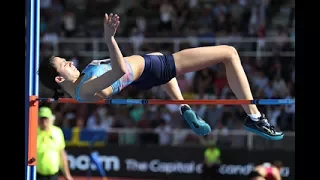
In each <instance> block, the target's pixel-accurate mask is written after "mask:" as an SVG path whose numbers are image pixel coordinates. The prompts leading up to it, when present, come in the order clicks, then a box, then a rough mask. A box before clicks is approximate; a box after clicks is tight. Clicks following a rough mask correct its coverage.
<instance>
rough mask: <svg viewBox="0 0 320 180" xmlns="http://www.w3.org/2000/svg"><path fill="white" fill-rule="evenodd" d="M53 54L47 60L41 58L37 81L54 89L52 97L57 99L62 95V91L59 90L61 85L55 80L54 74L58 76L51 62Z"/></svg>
mask: <svg viewBox="0 0 320 180" xmlns="http://www.w3.org/2000/svg"><path fill="white" fill-rule="evenodd" d="M54 58H55V56H51V57H50V58H49V60H42V61H41V62H40V65H39V70H38V74H39V81H40V82H41V83H42V84H43V85H44V86H45V87H47V88H49V89H51V90H53V91H54V95H53V98H54V99H58V98H59V97H61V96H63V93H61V92H59V89H61V86H60V85H59V84H58V83H57V82H56V81H55V78H56V76H59V73H58V72H57V69H56V67H55V66H54V64H53V59H54Z"/></svg>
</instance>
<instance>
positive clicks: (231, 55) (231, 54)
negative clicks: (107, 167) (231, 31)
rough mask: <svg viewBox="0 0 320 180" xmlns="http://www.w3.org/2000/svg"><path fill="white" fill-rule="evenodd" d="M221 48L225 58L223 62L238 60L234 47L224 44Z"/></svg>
mask: <svg viewBox="0 0 320 180" xmlns="http://www.w3.org/2000/svg"><path fill="white" fill-rule="evenodd" d="M223 48H224V49H225V58H224V61H223V62H224V63H229V62H234V61H240V58H239V54H238V51H237V49H236V48H234V47H233V46H228V45H224V46H223Z"/></svg>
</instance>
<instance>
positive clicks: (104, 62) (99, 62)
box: [89, 58, 111, 65]
mask: <svg viewBox="0 0 320 180" xmlns="http://www.w3.org/2000/svg"><path fill="white" fill-rule="evenodd" d="M110 63H111V59H110V58H109V59H101V60H92V61H91V62H90V63H89V65H100V64H110Z"/></svg>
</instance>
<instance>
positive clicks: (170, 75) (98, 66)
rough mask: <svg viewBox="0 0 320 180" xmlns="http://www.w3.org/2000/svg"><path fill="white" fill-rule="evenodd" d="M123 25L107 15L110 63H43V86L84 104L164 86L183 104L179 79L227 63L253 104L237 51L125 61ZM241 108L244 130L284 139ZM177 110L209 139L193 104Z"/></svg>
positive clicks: (252, 108)
mask: <svg viewBox="0 0 320 180" xmlns="http://www.w3.org/2000/svg"><path fill="white" fill-rule="evenodd" d="M119 24H120V21H119V16H118V15H117V14H115V15H113V14H112V13H111V14H109V15H108V14H105V17H104V39H105V42H106V44H107V46H108V49H109V54H110V59H108V60H93V61H92V62H91V63H90V64H88V65H87V66H86V68H85V69H84V70H83V71H82V72H81V73H80V72H79V70H78V69H77V68H76V67H75V66H74V65H73V63H72V61H66V60H65V59H64V58H61V57H57V56H53V57H51V58H50V59H49V60H44V61H42V62H40V67H39V71H38V73H39V79H40V82H41V83H42V84H43V85H44V86H46V87H47V88H50V89H52V90H54V92H55V95H54V98H56V99H57V98H59V96H60V95H61V93H63V92H66V93H67V94H69V95H70V96H71V97H72V98H74V99H76V100H77V101H80V102H92V101H98V100H101V99H105V98H110V97H111V96H112V95H114V94H116V93H119V92H120V91H121V90H122V89H123V88H125V87H127V86H129V85H131V86H134V87H136V88H138V89H140V90H147V89H150V88H152V87H155V86H161V87H162V88H163V89H164V90H165V91H166V93H167V94H168V95H169V96H170V98H171V99H175V100H183V96H182V93H181V91H180V88H179V86H178V83H177V79H176V78H175V77H176V76H178V75H181V74H184V73H188V72H192V71H198V70H201V69H204V68H207V67H211V66H212V65H215V64H218V63H223V64H224V65H225V68H226V74H227V79H228V83H229V86H230V88H231V90H232V92H233V93H234V94H235V95H236V97H237V99H247V100H253V97H252V93H251V90H250V86H249V83H248V79H247V77H246V74H245V72H244V70H243V67H242V65H241V61H240V58H239V55H238V53H237V50H236V49H235V48H233V47H231V46H226V45H221V46H209V47H198V48H191V49H185V50H182V51H179V52H176V53H173V54H168V55H163V54H162V53H159V52H154V53H150V54H146V55H142V56H140V55H132V56H128V57H123V56H122V53H121V51H120V49H119V46H118V44H117V42H116V40H115V37H114V36H115V33H116V31H117V28H118V26H119ZM242 107H243V109H244V111H245V112H246V113H247V115H248V116H247V118H246V119H245V122H244V128H245V129H247V130H249V131H251V132H254V133H256V134H258V135H260V136H263V137H265V138H267V139H270V140H280V139H282V138H283V133H282V132H277V131H276V130H275V128H274V126H272V125H271V124H269V122H268V120H267V119H266V117H265V115H264V114H262V113H260V112H259V110H258V108H257V106H256V105H254V104H250V105H242ZM179 110H180V113H181V115H182V116H183V117H184V119H185V120H186V121H187V122H188V124H189V125H190V127H191V128H192V130H193V131H194V132H195V133H196V134H198V135H206V134H208V133H209V132H210V131H211V127H210V126H209V125H208V124H207V123H206V122H205V121H203V120H202V119H201V118H200V117H198V115H197V114H196V113H195V112H194V111H193V110H192V109H191V107H190V106H189V105H187V104H182V105H180V106H179Z"/></svg>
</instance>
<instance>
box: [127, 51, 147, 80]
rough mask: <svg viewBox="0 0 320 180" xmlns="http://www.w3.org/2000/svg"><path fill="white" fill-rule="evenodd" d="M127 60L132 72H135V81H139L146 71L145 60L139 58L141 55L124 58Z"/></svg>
mask: <svg viewBox="0 0 320 180" xmlns="http://www.w3.org/2000/svg"><path fill="white" fill-rule="evenodd" d="M124 58H125V59H126V61H127V62H128V63H129V64H130V66H131V68H132V70H133V74H134V77H133V81H135V80H137V79H138V78H139V77H140V76H141V74H142V72H143V70H144V63H145V62H144V59H143V57H142V56H139V55H132V56H127V57H124Z"/></svg>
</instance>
